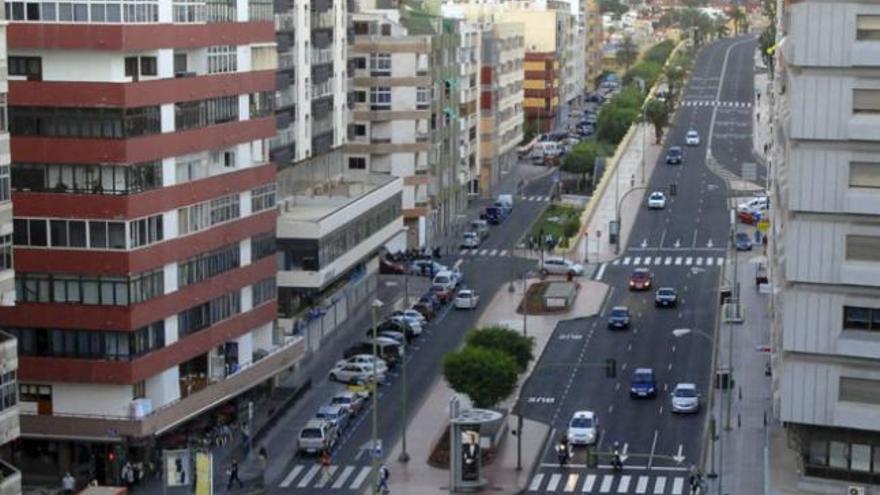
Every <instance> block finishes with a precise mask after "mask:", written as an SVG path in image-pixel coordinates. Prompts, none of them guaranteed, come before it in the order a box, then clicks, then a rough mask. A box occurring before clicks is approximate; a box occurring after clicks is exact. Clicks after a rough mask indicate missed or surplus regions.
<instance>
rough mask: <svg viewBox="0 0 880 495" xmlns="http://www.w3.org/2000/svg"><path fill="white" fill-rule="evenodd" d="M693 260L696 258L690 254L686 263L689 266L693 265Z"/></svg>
mask: <svg viewBox="0 0 880 495" xmlns="http://www.w3.org/2000/svg"><path fill="white" fill-rule="evenodd" d="M693 261H694V259H693V258H691V257H690V256H688V257H687V258H685V260H684V264H685V265H687V266H691V263H692V262H693Z"/></svg>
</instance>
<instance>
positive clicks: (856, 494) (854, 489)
mask: <svg viewBox="0 0 880 495" xmlns="http://www.w3.org/2000/svg"><path fill="white" fill-rule="evenodd" d="M865 493H867V492H866V491H865V487H863V486H856V485H850V486H848V487H847V488H846V495H865Z"/></svg>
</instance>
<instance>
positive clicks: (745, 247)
mask: <svg viewBox="0 0 880 495" xmlns="http://www.w3.org/2000/svg"><path fill="white" fill-rule="evenodd" d="M733 245H734V246H735V247H736V250H737V251H751V250H752V238H751V237H749V234H746V233H745V232H737V233H736V235H734V236H733Z"/></svg>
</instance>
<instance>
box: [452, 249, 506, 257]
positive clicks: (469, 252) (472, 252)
mask: <svg viewBox="0 0 880 495" xmlns="http://www.w3.org/2000/svg"><path fill="white" fill-rule="evenodd" d="M508 254H510V250H507V249H462V250H461V251H459V252H458V255H459V256H507V255H508Z"/></svg>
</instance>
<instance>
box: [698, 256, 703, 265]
mask: <svg viewBox="0 0 880 495" xmlns="http://www.w3.org/2000/svg"><path fill="white" fill-rule="evenodd" d="M702 264H703V257H702V256H700V257H699V258H697V266H700V265H702Z"/></svg>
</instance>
